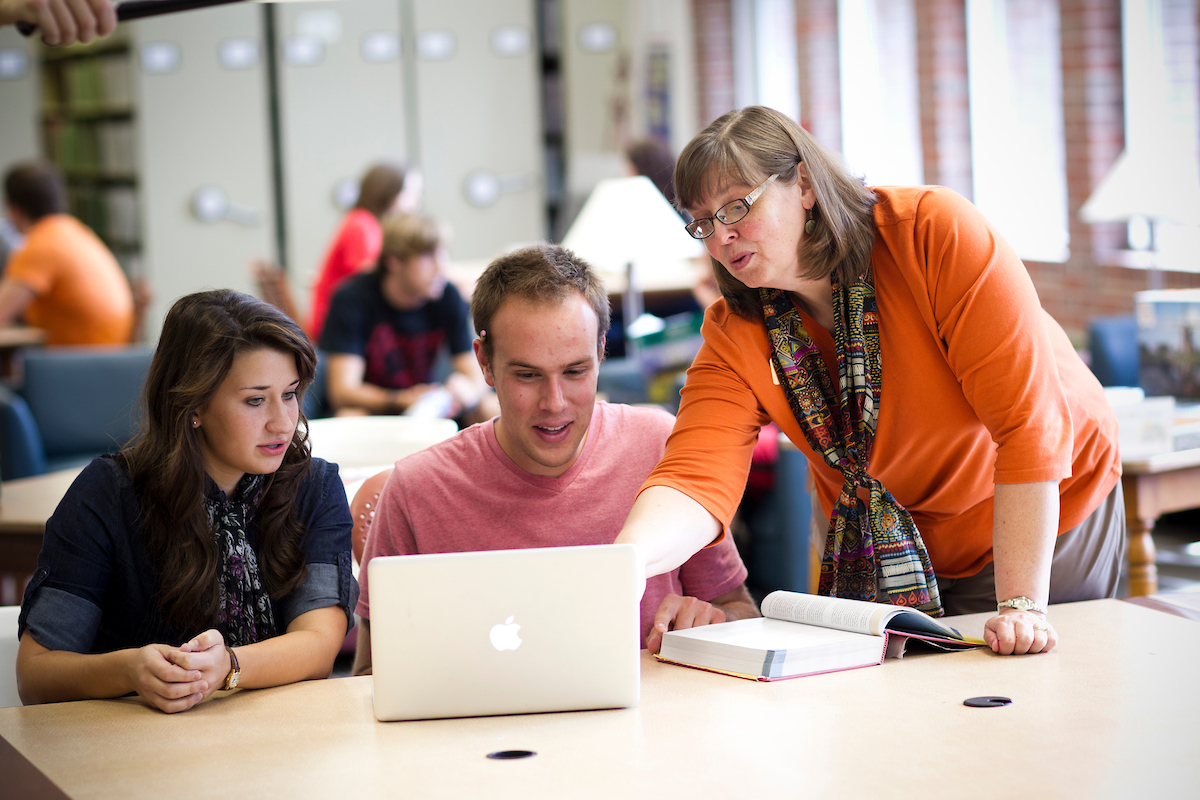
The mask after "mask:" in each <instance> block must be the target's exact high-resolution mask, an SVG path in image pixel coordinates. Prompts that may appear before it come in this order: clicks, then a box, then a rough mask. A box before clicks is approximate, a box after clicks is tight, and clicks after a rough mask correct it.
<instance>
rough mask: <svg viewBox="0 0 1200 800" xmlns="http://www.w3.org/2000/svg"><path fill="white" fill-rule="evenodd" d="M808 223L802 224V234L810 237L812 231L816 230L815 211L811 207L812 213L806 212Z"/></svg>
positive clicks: (814, 208) (814, 207)
mask: <svg viewBox="0 0 1200 800" xmlns="http://www.w3.org/2000/svg"><path fill="white" fill-rule="evenodd" d="M808 214H809V216H808V222H806V223H804V232H805V233H807V234H808V235H809V236H812V233H813V231H815V230H816V229H817V219H816V217H817V209H816V206H813V209H812V211H810V212H808Z"/></svg>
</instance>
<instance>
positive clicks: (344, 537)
mask: <svg viewBox="0 0 1200 800" xmlns="http://www.w3.org/2000/svg"><path fill="white" fill-rule="evenodd" d="M139 511H140V509H139V505H138V499H137V494H136V493H135V492H134V489H133V484H132V482H131V481H130V478H129V475H128V473H126V472H125V470H124V469H123V468H122V467H120V466H119V465H118V464H117V463H116V462H115V461H113V460H112V458H110V457H108V456H102V457H100V458H97V459H95V460H94V461H92V463H91V464H89V465H88V466H87V467H86V468H85V469H84V470H83V472H82V473H80V475H79V477H78V478H76V479H75V482H74V483H73V484H71V488H70V489H69V490H68V491H67V494H66V496H65V497H64V498H63V499H62V502H60V503H59V504H58V508H57V509H55V511H54V515H53V516H52V517H50V519H49V520H48V521H47V522H46V535H45V539H44V540H43V543H42V552H41V553H40V554H39V555H38V569H37V572H36V573H34V576H33V579H32V580H31V581H30V582H29V585H28V586H27V587H26V589H25V598H24V600H23V602H22V603H21V615H20V618H19V621H18V626H19V627H18V631H19V635H23V634H24V633H25V631H26V630H28V631H29V633H30V634H31V635H32V636H33V638H34V640H35V641H37V642H38V644H40V645H42V646H43V647H46V648H48V649H50V650H70V651H73V652H76V653H107V652H111V651H113V650H121V649H125V648H131V647H143V646H145V645H147V644H170V645H175V646H178V645H180V644H183V643H184V642H186V641H187V640H188V639H190V638H192V637H193V636H195V635H196V634H198V633H200V632H201V631H182V630H175V629H173V628H172V627H171V626H169V625H168V624H167V623H166V622H165V621H164V619H163V617H162V613H161V611H160V605H161V604H160V601H159V592H158V571H157V569H156V568H155V566H154V564H153V563H152V561H151V560H150V554H149V553H148V552H147V551H146V548H145V546H144V544H143V543H142V537H141V535H140V523H139V521H138V517H139ZM295 513H296V516H297V517H298V518H299V519H300V520H301V521H302V522H303V523H304V525H305V526H306V527H307V529H308V533H307V535H306V536H305V538H304V542H303V543H302V547H303V549H304V552H305V555H306V556H307V563H308V577H307V579H306V580H305V582H304V583H303V584H301V585H300V586H299V587H298V588H297V589H296V590H295V591H294V592H292V593H291V594H290V595H287V596H285V597H282V598H280V599H278V600H275V601H273V603H272V605H273V607H274V612H275V622H276V629H277V630H279V631H285V630H287V626H288V625H289V624H291V622H292V620H294V619H296V617H299V616H300V615H301V614H304V613H305V612H307V611H312V610H314V609H317V608H327V607H329V606H334V605H336V606H340V607H341V608H342V610H343V611H345V613H346V625H347V630H348V629H349V627H350V626H351V625H353V623H354V616H353V614H354V605H355V603H356V602H357V601H358V582H357V581H355V580H354V577H353V574H352V573H351V568H350V563H351V562H350V529H351V526H352V521H351V518H350V509H349V506H348V505H347V503H346V491H345V488H344V487H343V486H342V482H341V479H340V478H338V471H337V466H336V465H335V464H329V463H326V462H325V461H323V460H321V459H319V458H314V459H313V460H312V469H311V470H310V471H309V474H308V477H307V478H306V479H305V480H304V481H303V482H302V483H301V484H300V486H299V489H298V492H297V498H296V506H295ZM246 533H247V535H248V537H249V540H250V543H251V546H253V547H254V548H255V551H256V552H257V551H258V547H259V546H260V542H259V540H258V532H257V530H256V528H255V526H254V525H253V523H252V524H251V525H250V527H249V530H247V531H246Z"/></svg>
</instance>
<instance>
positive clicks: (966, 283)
mask: <svg viewBox="0 0 1200 800" xmlns="http://www.w3.org/2000/svg"><path fill="white" fill-rule="evenodd" d="M675 188H676V192H677V193H678V204H679V206H680V208H682V209H684V210H685V211H687V212H688V213H689V214H690V215H691V217H692V221H691V222H690V223H688V225H687V230H688V232H689V233H690V234H691V235H692V236H694V237H695V238H697V239H703V240H704V243H705V245H706V246H707V248H708V252H709V255H710V256H711V257H712V261H713V266H714V270H715V271H716V274H717V280H718V283H719V285H720V288H721V293H722V295H723V299H722V300H718V301H717V302H716V303H714V304H713V305H712V306H711V307H710V308H709V309H708V311H707V313H706V318H705V322H704V327H703V335H704V345H703V347H702V348H701V350H700V353H699V354H698V355H697V357H696V360H695V362H694V363H693V365H692V368H691V370H690V371H689V372H688V379H687V385H686V386H685V387H684V389H683V391H682V405H681V407H680V410H679V416H678V419H677V422H676V425H675V430H674V433H673V434H672V436H671V439H670V440H669V442H668V443H667V450H666V454H665V455H664V457H663V460H662V461H661V462H660V463H659V465H658V467H657V468H656V470H655V471H654V472H653V473H651V475H650V477H649V478H648V479H647V480H646V484H645V486H644V487H643V491H642V493H641V495H640V496H639V498H638V500H637V502H636V503H635V505H634V507H633V510H632V511H631V513H630V516H629V518H628V520H627V521H626V524H625V528H624V529H623V530H622V532H621V534H620V536H619V537H618V541H628V542H633V543H635V544H636V545H638V547H639V550H640V551H641V553H642V557H643V559H644V560H645V562H646V564H647V574H650V575H654V574H658V573H660V572H663V571H665V570H670V569H673V568H674V567H676V566H678V565H679V564H680V563H682V562H683V561H684V560H686V559H687V558H688V557H689V556H690V555H691V554H692V553H693V552H695V551H696V550H699V549H700V548H702V547H704V546H705V545H707V544H708V543H709V542H711V541H713V540H714V539H715V538H716V537H717V536H719V535H721V532H722V530H723V526H727V525H728V524H729V521H730V519H731V517H732V516H733V512H734V510H735V509H736V508H737V504H738V501H739V499H740V497H741V494H742V489H743V487H744V485H745V481H746V475H747V470H748V466H749V463H750V454H751V451H752V450H753V447H754V442H755V438H756V436H757V434H758V430H759V428H761V427H762V426H763V425H765V424H767V423H768V422H771V421H773V422H775V423H776V424H777V425H778V426H779V427H780V429H781V430H782V431H783V432H784V433H785V434H787V436H788V437H789V438H790V439H791V440H792V441H793V442H794V443H795V444H796V446H797V447H798V448H799V449H800V450H801V451H802V452H803V453H804V454H805V455H806V456H807V457H808V460H809V462H810V464H811V467H812V472H813V477H814V480H815V483H816V488H817V494H818V497H819V500H820V503H821V507H822V509H823V511H824V512H825V513H826V514H828V515H829V517H830V525H829V531H828V534H827V537H826V541H825V546H824V556H823V558H822V563H821V580H820V589H819V590H820V592H821V593H822V594H826V595H834V596H837V597H851V598H857V599H863V600H879V601H886V602H892V603H896V604H902V605H908V606H915V607H919V608H921V609H923V610H925V611H928V612H930V613H932V614H934V615H940V614H943V613H948V614H963V613H974V612H981V611H986V610H991V609H994V610H995V616H994V617H992V618H991V619H989V620H988V622H987V623H986V626H985V639H986V640H987V642H988V644H989V645H990V646H991V647H992V649H993V650H995V651H996V652H998V653H1001V654H1010V653H1037V652H1045V651H1048V650H1050V649H1051V648H1053V647H1054V645H1055V644H1056V642H1057V634H1056V632H1055V630H1054V627H1053V625H1052V624H1051V623H1050V621H1049V620H1048V619H1047V616H1046V609H1045V606H1046V604H1047V603H1050V602H1066V601H1071V600H1084V599H1091V598H1096V597H1111V596H1113V594H1115V591H1116V586H1117V579H1118V576H1119V572H1120V563H1121V558H1122V553H1123V549H1124V540H1125V518H1124V507H1123V503H1122V497H1121V489H1120V485H1119V483H1120V482H1119V478H1120V460H1119V457H1118V455H1117V444H1116V439H1117V427H1116V420H1115V418H1114V417H1113V414H1112V412H1111V410H1110V409H1109V407H1108V404H1107V402H1106V400H1105V398H1104V394H1103V391H1102V390H1101V388H1100V384H1099V383H1098V382H1097V381H1096V379H1095V378H1094V377H1092V375H1091V373H1090V372H1088V370H1087V367H1086V366H1084V364H1083V363H1082V362H1081V361H1080V360H1079V358H1078V356H1077V355H1076V354H1075V351H1074V349H1073V348H1072V347H1071V344H1070V342H1069V341H1068V339H1067V337H1066V335H1065V334H1064V332H1063V330H1062V328H1061V327H1059V325H1058V324H1057V323H1056V322H1055V321H1054V320H1053V319H1051V318H1050V317H1049V315H1047V314H1046V313H1045V312H1044V311H1043V310H1042V308H1041V305H1040V303H1039V301H1038V297H1037V293H1036V292H1035V290H1034V287H1033V283H1032V281H1031V280H1030V278H1029V275H1028V273H1027V272H1026V269H1025V266H1024V265H1023V264H1022V263H1021V261H1020V259H1019V258H1018V257H1017V255H1016V253H1014V252H1013V250H1012V248H1010V247H1009V245H1008V244H1007V243H1006V242H1005V241H1004V240H1003V239H1002V238H1001V237H1000V235H999V234H998V233H997V232H996V231H995V229H994V228H992V227H991V225H990V224H989V223H988V222H987V220H986V219H984V218H983V216H982V215H981V214H980V213H979V212H978V210H976V209H975V207H974V206H972V205H971V204H970V203H969V202H968V201H967V200H965V199H964V198H962V197H961V196H959V195H957V194H955V193H954V192H952V191H950V190H948V189H944V188H941V187H933V186H927V187H867V186H864V185H863V182H862V181H861V180H860V179H858V178H857V177H855V176H854V175H852V174H851V173H850V172H849V171H848V170H847V169H846V168H845V166H844V165H843V164H842V163H841V161H840V159H839V158H838V157H837V156H836V155H835V154H833V153H831V152H829V151H827V150H825V149H824V148H822V147H821V146H820V145H819V144H817V142H816V141H815V140H814V139H813V138H812V137H811V136H810V135H809V134H808V133H807V132H805V131H804V130H802V129H801V128H800V127H799V126H798V125H796V123H795V122H793V121H792V120H790V119H788V118H787V117H786V116H784V115H783V114H780V113H778V112H776V111H773V110H771V109H768V108H762V107H750V108H746V109H743V110H741V111H734V112H730V113H728V114H726V115H724V116H722V117H721V118H720V119H718V120H716V121H715V122H713V123H712V124H711V125H709V126H708V128H706V129H705V130H704V131H702V132H701V133H700V134H699V135H698V136H697V137H696V138H695V139H693V140H692V142H691V143H690V144H689V145H688V146H687V147H686V148H685V150H684V152H683V153H682V154H681V155H680V157H679V161H678V163H677V165H676V170H675Z"/></svg>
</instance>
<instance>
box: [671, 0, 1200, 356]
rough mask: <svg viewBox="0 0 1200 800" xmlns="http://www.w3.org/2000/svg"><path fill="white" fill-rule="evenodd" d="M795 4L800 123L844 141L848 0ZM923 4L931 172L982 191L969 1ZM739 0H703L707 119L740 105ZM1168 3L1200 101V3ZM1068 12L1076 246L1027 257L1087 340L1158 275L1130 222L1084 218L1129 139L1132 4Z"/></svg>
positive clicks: (697, 4)
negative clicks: (1063, 254)
mask: <svg viewBox="0 0 1200 800" xmlns="http://www.w3.org/2000/svg"><path fill="white" fill-rule="evenodd" d="M795 2H796V37H797V55H798V60H799V71H800V75H799V86H800V113H801V122H802V124H803V125H804V126H805V127H806V128H807V129H808V130H809V131H811V132H812V133H813V135H814V136H816V137H817V139H818V140H819V141H820V142H821V143H822V144H825V145H826V146H828V147H831V148H833V149H835V150H840V149H841V143H842V128H841V97H840V89H839V83H838V82H839V72H840V71H839V67H838V38H837V2H836V0H795ZM914 3H915V9H916V14H917V37H918V42H917V68H918V71H919V75H918V80H919V86H920V106H921V138H922V147H923V149H924V153H925V180H926V181H927V182H929V183H938V184H941V185H944V186H950V187H952V188H954V189H955V190H957V191H959V192H961V193H963V194H964V195H966V196H967V197H971V195H972V191H971V180H972V178H971V140H970V119H969V98H968V95H967V53H966V16H965V10H964V8H965V4H964V2H963V0H914ZM729 6H730V3H729V0H693V8H694V9H695V12H696V23H697V24H696V29H697V37H698V41H699V43H701V46H700V47H699V48H698V52H699V56H698V58H699V60H700V62H701V66H700V69H699V70H698V72H699V74H700V76H701V78H700V85H701V88H700V92H701V98H702V101H701V107H702V108H703V109H704V113H705V114H706V115H707V117H706V119H705V120H704V122H705V123H707V122H708V121H710V120H712V119H713V118H715V117H716V116H718V115H719V114H720V113H723V112H724V111H726V110H728V109H729V108H731V107H732V103H733V74H732V72H733V59H732V41H731V39H730V34H729V31H730V17H729ZM1163 8H1164V16H1165V17H1166V18H1167V19H1168V20H1169V24H1170V30H1169V32H1168V36H1167V37H1166V47H1167V50H1168V53H1167V57H1168V63H1169V64H1170V65H1172V66H1170V67H1169V69H1171V74H1172V78H1173V80H1174V82H1175V88H1176V91H1185V92H1186V91H1190V92H1191V93H1192V97H1193V98H1195V99H1196V103H1197V105H1196V107H1197V108H1198V109H1200V78H1198V73H1200V63H1198V62H1200V58H1198V57H1197V53H1198V52H1200V2H1198V0H1163ZM1059 13H1060V20H1061V30H1062V35H1061V47H1062V69H1063V122H1064V132H1065V136H1066V160H1067V165H1066V168H1067V202H1068V213H1069V218H1070V236H1071V256H1070V259H1069V260H1068V261H1067V262H1066V263H1065V264H1050V263H1040V262H1028V263H1027V265H1026V266H1027V267H1028V269H1029V273H1030V275H1031V276H1032V278H1033V281H1034V284H1035V285H1036V286H1037V289H1038V293H1039V295H1040V296H1041V299H1042V304H1043V306H1045V308H1046V309H1047V310H1048V311H1049V312H1050V313H1051V315H1053V316H1054V317H1055V319H1057V320H1058V321H1059V323H1060V324H1062V325H1063V327H1064V328H1066V329H1067V332H1068V333H1069V334H1071V336H1072V338H1073V339H1075V340H1076V341H1077V342H1078V343H1079V344H1083V342H1084V341H1085V337H1086V330H1087V325H1088V321H1089V320H1090V319H1091V318H1092V317H1094V316H1103V315H1111V314H1126V313H1130V312H1132V310H1133V294H1134V292H1137V291H1140V290H1142V289H1145V288H1147V279H1148V275H1147V273H1146V271H1145V270H1140V269H1129V268H1125V267H1122V266H1119V265H1120V264H1121V263H1122V258H1123V257H1122V255H1121V253H1120V250H1121V249H1122V248H1124V247H1125V246H1126V244H1125V226H1124V225H1123V224H1103V225H1088V224H1086V223H1084V222H1082V221H1080V220H1079V209H1080V207H1081V206H1082V205H1083V204H1084V202H1085V201H1086V200H1087V198H1088V197H1089V196H1090V195H1091V193H1092V191H1093V190H1094V189H1095V188H1096V186H1097V185H1098V184H1099V183H1100V181H1101V180H1102V179H1103V178H1104V176H1105V175H1106V174H1107V172H1108V170H1109V168H1110V167H1111V166H1112V164H1113V162H1114V161H1115V160H1116V158H1117V156H1118V155H1119V154H1120V153H1121V151H1122V150H1123V148H1124V146H1125V137H1124V95H1123V87H1122V62H1121V4H1120V3H1119V2H1117V0H1061V1H1060V3H1059ZM1197 114H1200V111H1198V112H1197ZM1198 127H1200V120H1198ZM1197 150H1198V152H1200V137H1198V141H1197ZM1030 191H1036V187H1030ZM1198 258H1200V255H1198ZM1162 283H1163V285H1164V286H1165V287H1167V288H1183V287H1200V274H1195V273H1179V272H1167V273H1163V274H1162Z"/></svg>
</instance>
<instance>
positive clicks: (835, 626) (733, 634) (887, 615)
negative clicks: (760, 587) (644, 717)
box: [656, 591, 984, 681]
mask: <svg viewBox="0 0 1200 800" xmlns="http://www.w3.org/2000/svg"><path fill="white" fill-rule="evenodd" d="M762 614H763V615H762V617H759V618H757V619H741V620H736V621H734V622H723V623H720V624H718V625H704V626H701V627H699V628H688V629H686V630H681V631H669V632H668V633H665V634H663V640H662V648H661V650H660V651H659V653H658V655H657V656H656V657H657V658H658V659H659V660H661V661H667V662H670V663H672V664H680V665H682V666H685V667H695V668H697V669H705V670H709V671H712V672H722V673H726V674H729V675H734V676H735V677H739V678H748V679H750V680H759V681H773V680H779V679H780V678H798V677H800V676H802V675H816V674H818V673H821V672H836V671H838V670H843V669H854V668H856V667H870V666H874V665H876V664H882V663H883V660H884V659H885V658H898V657H900V656H902V655H904V650H905V648H906V646H907V645H908V642H909V641H910V640H912V639H918V640H921V641H923V642H925V643H926V644H928V645H930V646H932V647H934V648H938V649H942V650H968V649H970V648H972V647H979V646H980V645H983V644H984V643H983V641H982V640H980V639H975V638H973V637H968V636H963V635H962V634H961V633H959V632H958V631H956V630H955V629H954V628H951V627H950V626H949V625H946V624H944V623H942V622H939V621H938V620H936V619H934V618H933V617H931V616H929V615H928V614H926V613H925V612H923V611H917V610H915V609H912V608H904V607H902V606H893V605H887V604H884V603H868V602H865V601H862V600H846V599H844V598H836V597H822V596H819V595H811V594H799V593H797V592H782V591H780V592H772V593H771V594H769V595H767V596H766V598H765V599H764V600H763V602H762Z"/></svg>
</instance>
